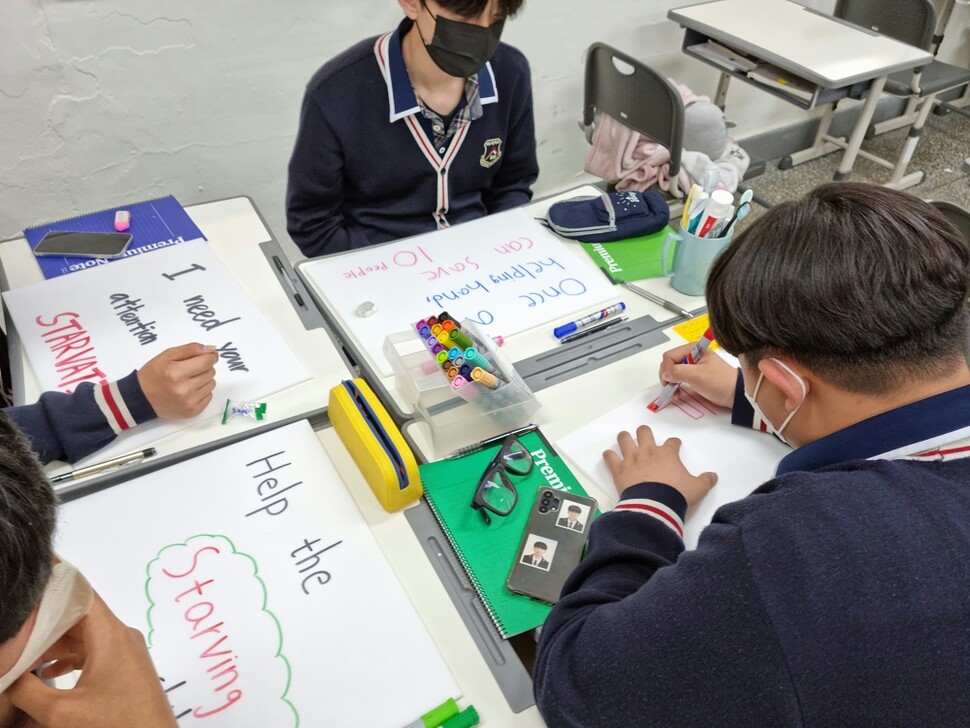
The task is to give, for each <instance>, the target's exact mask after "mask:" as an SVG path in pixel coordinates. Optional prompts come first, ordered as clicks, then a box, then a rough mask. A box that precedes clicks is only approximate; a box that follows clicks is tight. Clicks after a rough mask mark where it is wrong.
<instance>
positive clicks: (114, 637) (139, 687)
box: [6, 594, 178, 728]
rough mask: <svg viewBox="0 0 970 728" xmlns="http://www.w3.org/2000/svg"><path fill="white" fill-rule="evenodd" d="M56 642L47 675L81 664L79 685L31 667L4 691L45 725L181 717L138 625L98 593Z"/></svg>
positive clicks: (155, 722)
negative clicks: (50, 680)
mask: <svg viewBox="0 0 970 728" xmlns="http://www.w3.org/2000/svg"><path fill="white" fill-rule="evenodd" d="M68 634H69V635H70V636H69V637H68V639H67V640H61V641H60V642H59V643H58V648H57V650H56V654H57V656H58V659H57V661H56V662H55V663H54V665H52V666H51V667H50V668H48V669H47V670H45V671H44V676H45V677H52V676H56V675H62V674H65V673H68V672H71V671H72V670H75V669H76V670H81V677H80V678H79V679H78V682H77V685H76V686H75V687H74V688H72V689H70V690H59V689H57V688H53V687H51V686H49V685H47V684H46V683H45V682H43V681H42V680H41V679H40V678H38V677H37V676H36V675H34V674H33V673H29V672H28V673H26V674H25V675H23V676H21V677H20V678H19V679H18V680H17V681H16V682H15V683H14V684H13V685H11V686H10V687H9V688H8V689H7V693H6V695H7V696H8V697H9V698H10V700H11V702H12V703H13V704H14V705H15V706H17V707H18V708H19V709H20V710H22V711H23V712H24V713H26V714H27V715H28V716H30V717H31V718H32V719H33V720H35V721H36V722H37V723H39V724H40V725H42V726H44V728H130V727H131V726H139V728H175V727H177V726H178V723H177V722H176V721H175V716H174V715H173V713H172V708H171V707H170V706H169V704H168V698H167V697H166V696H165V692H164V691H163V690H162V684H161V682H160V681H159V679H158V675H157V674H156V672H155V667H154V665H152V658H151V657H150V656H149V654H148V648H147V647H145V638H144V637H143V636H142V634H141V632H139V631H138V630H137V629H132V628H130V627H127V626H125V625H124V624H123V623H122V622H121V620H119V619H118V618H117V617H116V616H115V615H114V614H112V612H111V610H110V609H108V607H107V605H106V604H105V603H104V602H103V601H102V600H101V598H100V597H99V596H98V595H97V594H95V596H94V603H93V604H92V605H91V610H90V611H89V612H88V613H87V615H86V616H85V617H84V618H83V619H82V620H81V621H80V622H78V623H77V624H76V625H75V626H74V627H72V628H71V630H70V631H69V633H68Z"/></svg>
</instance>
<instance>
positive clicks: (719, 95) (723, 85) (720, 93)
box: [714, 71, 731, 111]
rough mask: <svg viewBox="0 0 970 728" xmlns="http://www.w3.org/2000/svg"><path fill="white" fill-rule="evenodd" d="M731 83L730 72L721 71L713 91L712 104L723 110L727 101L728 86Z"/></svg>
mask: <svg viewBox="0 0 970 728" xmlns="http://www.w3.org/2000/svg"><path fill="white" fill-rule="evenodd" d="M730 83H731V74H729V73H725V72H724V71H721V77H720V78H719V79H717V90H716V91H715V92H714V105H715V106H717V107H718V108H719V109H720V110H721V111H724V105H725V104H726V103H727V92H728V86H729V85H730Z"/></svg>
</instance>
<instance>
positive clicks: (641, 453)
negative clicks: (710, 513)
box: [603, 425, 717, 507]
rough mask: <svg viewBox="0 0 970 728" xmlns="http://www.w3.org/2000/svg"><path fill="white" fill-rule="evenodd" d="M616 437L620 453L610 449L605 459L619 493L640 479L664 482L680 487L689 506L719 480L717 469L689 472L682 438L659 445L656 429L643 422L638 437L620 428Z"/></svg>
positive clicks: (646, 481)
mask: <svg viewBox="0 0 970 728" xmlns="http://www.w3.org/2000/svg"><path fill="white" fill-rule="evenodd" d="M616 441H617V443H618V444H619V446H620V454H619V455H617V454H616V452H615V451H613V450H607V451H606V452H604V453H603V459H604V460H605V461H606V465H607V466H608V467H609V469H610V474H611V475H612V476H613V484H614V485H615V486H616V491H617V493H619V494H620V495H622V494H623V491H625V490H626V489H627V488H629V487H631V486H634V485H637V484H639V483H665V484H666V485H669V486H671V487H672V488H676V489H677V490H678V491H680V494H681V495H682V496H684V499H685V500H686V501H687V505H688V507H689V506H693V505H695V504H697V503H698V502H700V500H701V498H703V497H704V496H705V495H707V492H708V491H709V490H710V489H711V488H713V487H714V484H715V483H716V482H717V475H716V474H715V473H701V474H700V475H696V476H695V475H691V474H690V473H689V472H687V468H685V467H684V464H683V463H682V462H681V461H680V440H679V439H677V438H676V437H671V438H670V439H669V440H667V441H666V442H664V444H663V445H658V444H657V443H656V441H655V440H654V439H653V431H652V430H651V429H650V428H649V427H647V426H646V425H640V426H639V427H638V428H637V439H636V441H634V439H633V436H632V435H631V434H630V433H629V432H621V433H620V434H619V435H617V436H616Z"/></svg>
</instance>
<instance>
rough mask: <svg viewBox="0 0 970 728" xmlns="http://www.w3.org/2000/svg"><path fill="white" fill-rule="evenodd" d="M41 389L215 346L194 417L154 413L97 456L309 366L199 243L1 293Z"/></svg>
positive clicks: (69, 388)
mask: <svg viewBox="0 0 970 728" xmlns="http://www.w3.org/2000/svg"><path fill="white" fill-rule="evenodd" d="M3 297H4V301H5V302H6V304H7V308H8V310H9V311H10V315H11V317H12V318H13V321H14V325H15V327H16V329H17V332H18V334H19V335H20V338H21V340H22V342H23V345H24V348H25V350H26V352H27V356H28V358H29V359H30V364H31V366H32V368H33V370H34V373H35V374H36V375H37V379H38V382H39V384H40V387H41V389H42V390H44V391H59V392H68V393H70V392H73V391H74V389H75V388H76V387H77V386H78V385H79V384H81V383H82V382H94V383H95V384H98V383H100V382H104V381H108V382H111V381H114V380H116V379H120V378H121V377H123V376H126V375H128V374H130V373H131V372H132V371H133V370H135V369H139V368H141V367H142V366H143V365H144V364H145V363H146V362H147V361H148V360H149V359H151V358H152V357H154V356H155V355H157V354H159V353H161V352H162V351H164V350H165V349H167V348H169V347H173V346H179V345H181V344H186V343H190V342H198V343H201V344H209V345H212V346H214V347H216V350H217V352H218V354H219V360H218V363H217V364H216V389H215V392H214V393H213V397H212V402H211V403H210V404H209V406H208V407H207V408H206V410H205V411H204V412H203V413H202V414H201V415H199V416H198V417H197V418H193V420H155V421H153V422H150V423H146V424H144V425H141V426H139V427H137V428H134V429H131V430H128V431H125V432H123V433H122V434H121V436H120V437H119V438H118V439H117V440H115V442H114V443H113V444H112V445H110V446H108V447H107V448H105V449H103V450H101V451H100V452H98V453H97V454H96V455H95V457H96V458H98V459H103V458H105V457H110V456H112V455H114V454H118V453H124V452H128V451H130V450H132V449H135V448H138V447H140V446H142V445H144V444H145V443H148V442H153V441H155V440H157V439H158V438H160V437H163V436H165V435H168V434H170V433H171V432H174V431H176V430H178V429H180V428H182V427H185V426H186V425H188V424H191V423H192V422H193V421H195V420H197V419H200V418H204V417H211V416H212V415H214V414H216V413H218V412H221V411H222V409H223V408H224V407H225V404H226V400H227V399H231V400H233V401H253V400H258V399H259V398H262V397H265V396H266V395H268V394H272V393H274V392H278V391H281V390H283V389H286V388H288V387H290V386H293V385H294V384H297V383H299V382H302V381H305V380H306V379H308V378H309V374H308V373H307V371H306V369H305V368H304V367H303V365H302V364H301V363H300V362H299V360H298V359H297V358H296V356H295V355H294V354H293V352H292V351H291V350H290V348H289V347H288V346H287V345H286V342H285V341H283V339H282V338H281V337H280V336H279V334H277V333H276V331H275V330H274V329H273V328H272V326H271V325H270V323H269V322H268V321H267V320H266V319H265V318H264V317H263V315H262V314H261V313H260V312H259V310H258V309H257V308H256V305H255V304H254V303H253V301H252V300H250V299H249V297H248V296H247V295H246V293H245V292H244V291H243V289H242V288H241V287H240V286H239V284H238V283H237V282H236V280H235V279H234V278H233V277H232V275H231V274H230V273H229V271H228V270H227V269H226V268H225V266H224V265H222V263H221V262H220V261H219V259H218V258H217V257H216V255H215V253H213V252H212V250H211V249H210V248H209V246H208V245H207V244H206V243H204V242H192V243H184V244H182V245H178V246H175V247H172V248H168V249H165V250H159V251H156V252H153V253H152V254H151V255H142V256H138V257H136V258H133V259H130V260H121V261H118V262H116V263H114V264H112V265H106V266H99V267H97V268H93V269H91V270H87V271H81V272H79V273H75V274H73V275H70V276H63V277H60V278H55V279H52V280H48V281H44V282H43V283H37V284H35V285H32V286H26V287H24V288H18V289H16V290H13V291H8V292H6V293H4V294H3Z"/></svg>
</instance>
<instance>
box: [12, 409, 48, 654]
mask: <svg viewBox="0 0 970 728" xmlns="http://www.w3.org/2000/svg"><path fill="white" fill-rule="evenodd" d="M56 505H57V501H56V498H55V497H54V491H53V489H52V488H51V485H50V483H49V482H48V480H47V477H46V476H45V475H44V470H43V468H41V465H40V462H38V460H37V457H36V456H35V455H34V453H33V451H32V450H31V449H30V446H29V445H28V444H27V441H26V439H25V438H24V437H23V435H21V434H20V431H19V430H18V429H17V428H16V427H14V425H13V423H12V422H11V421H10V419H9V418H8V417H7V416H6V415H5V414H3V413H2V412H0V644H2V643H4V642H6V641H7V640H9V639H11V638H12V637H14V636H15V635H16V634H17V632H19V631H20V629H21V628H22V627H23V626H24V623H25V622H26V621H27V618H28V617H29V616H30V614H31V612H33V611H34V608H35V607H36V606H37V604H38V602H40V598H41V596H42V595H43V593H44V588H45V587H46V586H47V582H48V580H49V579H50V575H51V560H52V558H53V548H52V546H51V539H52V538H53V535H54V521H55V507H56Z"/></svg>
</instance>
